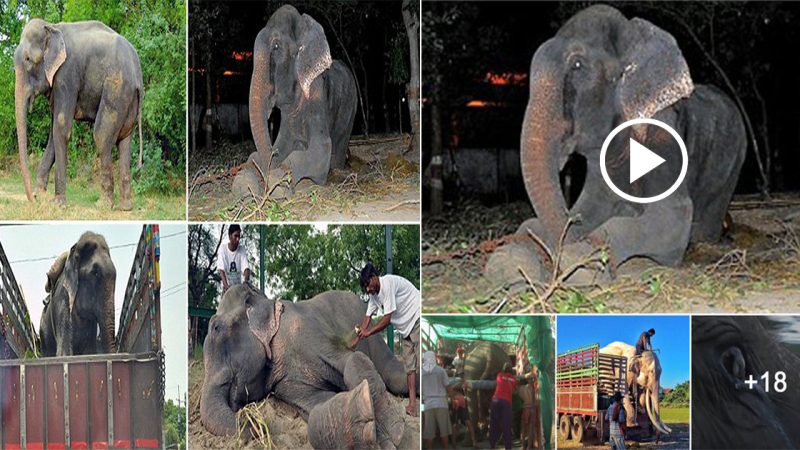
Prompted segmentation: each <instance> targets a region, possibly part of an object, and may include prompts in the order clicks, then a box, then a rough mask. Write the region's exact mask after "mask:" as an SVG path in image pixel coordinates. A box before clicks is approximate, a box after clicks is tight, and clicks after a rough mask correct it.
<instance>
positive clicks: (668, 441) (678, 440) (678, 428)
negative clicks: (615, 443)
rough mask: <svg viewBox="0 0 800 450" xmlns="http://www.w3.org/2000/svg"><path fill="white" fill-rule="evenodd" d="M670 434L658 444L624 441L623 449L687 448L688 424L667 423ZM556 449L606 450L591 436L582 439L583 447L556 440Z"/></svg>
mask: <svg viewBox="0 0 800 450" xmlns="http://www.w3.org/2000/svg"><path fill="white" fill-rule="evenodd" d="M667 425H668V426H669V427H670V428H671V429H672V433H670V434H668V435H662V436H661V439H660V441H659V443H658V444H656V443H655V440H648V441H643V442H635V441H630V440H627V441H625V448H632V449H633V448H640V449H658V450H679V449H688V448H689V424H688V423H668V424H667ZM558 448H560V449H561V448H587V449H598V450H599V449H607V448H609V445H608V443H607V442H605V443H601V442H600V441H599V440H598V439H597V438H596V437H594V436H592V437H590V438H588V439H584V443H583V445H581V444H580V443H579V442H576V441H573V440H569V441H568V440H565V439H562V438H561V437H559V438H558Z"/></svg>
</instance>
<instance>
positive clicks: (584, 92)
mask: <svg viewBox="0 0 800 450" xmlns="http://www.w3.org/2000/svg"><path fill="white" fill-rule="evenodd" d="M635 118H653V119H656V120H659V121H661V122H664V123H666V124H667V125H669V126H671V127H672V128H673V129H675V130H676V131H677V133H678V134H679V135H680V136H681V137H682V139H683V141H684V142H685V143H686V147H687V150H688V157H689V163H688V172H687V175H686V177H685V179H684V181H683V182H682V183H681V184H680V186H679V187H678V189H677V191H675V192H673V193H672V194H671V195H669V196H668V197H667V198H665V199H662V200H659V201H657V202H654V203H649V204H639V203H633V202H630V201H627V200H624V199H623V198H622V197H620V196H618V195H617V194H615V193H614V192H613V191H612V190H611V189H610V188H609V187H608V185H607V184H606V183H605V182H604V180H603V177H602V176H601V170H600V161H599V160H600V149H601V147H602V144H603V142H604V140H605V139H606V136H607V135H608V134H609V133H610V132H611V131H612V130H613V129H614V128H616V127H617V126H618V125H620V124H621V123H623V122H626V121H628V120H631V119H635ZM650 128H651V129H653V127H650ZM645 129H646V128H645ZM654 131H655V130H654ZM637 133H642V132H641V131H637V130H636V129H632V128H631V127H628V128H626V129H624V130H623V131H622V132H621V133H620V134H619V135H618V136H619V137H622V138H623V139H619V138H617V139H616V140H613V141H612V145H611V148H610V149H609V154H614V153H616V154H620V155H627V150H626V149H627V145H628V143H629V137H630V138H636V140H637V141H638V142H639V143H641V144H643V145H645V146H646V147H647V148H648V149H651V150H653V151H654V152H655V153H656V154H666V153H667V152H668V151H669V149H670V148H672V147H671V146H673V145H674V144H673V142H672V140H671V138H670V137H669V136H668V135H667V134H666V133H665V132H662V131H661V130H659V131H656V132H644V135H639V134H637ZM665 137H666V138H665ZM616 144H619V145H616ZM745 149H746V141H745V130H744V125H743V121H742V117H741V114H740V113H739V111H738V110H737V108H736V106H735V104H734V103H733V102H732V101H731V100H730V98H729V97H728V96H727V95H725V94H723V93H722V92H721V91H719V90H718V89H716V88H714V87H711V86H700V85H697V86H695V85H694V84H693V83H692V80H691V77H690V74H689V68H688V66H687V64H686V61H685V60H684V58H683V56H682V54H681V51H680V49H679V48H678V45H677V43H676V42H675V39H674V38H673V37H672V36H671V35H669V34H668V33H667V32H665V31H664V30H662V29H660V28H658V27H656V26H655V25H653V24H652V23H650V22H648V21H646V20H642V19H639V18H633V19H626V18H625V17H624V16H623V15H622V14H621V13H620V12H619V11H617V10H616V9H614V8H612V7H609V6H606V5H595V6H591V7H589V8H586V9H585V10H583V11H581V12H579V13H578V14H576V15H575V16H573V17H572V18H571V19H570V20H569V21H568V22H567V23H566V24H564V26H562V27H561V29H560V30H559V31H558V33H557V34H556V35H555V37H553V38H551V39H550V40H548V41H547V42H545V43H543V44H542V45H541V46H540V47H539V49H538V50H537V51H536V53H535V55H534V56H533V60H532V62H531V67H530V97H529V101H528V106H527V110H526V112H525V118H524V122H523V129H522V137H521V151H520V157H521V164H522V172H523V179H524V182H525V188H526V190H527V192H528V196H529V197H530V200H531V203H532V204H533V207H534V209H535V211H536V216H537V217H536V218H534V219H530V220H528V221H526V222H524V223H523V224H522V225H521V226H520V227H519V229H518V231H517V234H516V235H515V237H514V239H512V240H511V243H510V244H508V245H506V246H504V247H501V248H500V249H499V250H498V251H497V252H495V254H494V255H493V258H492V259H491V260H490V262H489V263H488V264H487V266H486V270H487V276H489V277H490V278H492V279H495V280H498V281H501V282H505V283H510V284H517V283H524V282H525V280H524V278H523V276H522V275H521V274H520V271H519V268H520V267H521V268H522V269H524V270H525V272H526V274H527V275H528V276H530V277H532V278H536V279H549V277H550V276H549V274H550V273H551V272H552V271H553V270H554V268H553V267H552V266H553V265H554V264H555V263H554V261H552V260H551V259H555V257H556V255H553V254H547V253H552V252H555V251H556V250H557V249H558V248H559V243H560V238H561V236H562V234H563V233H564V230H565V229H566V228H567V224H568V223H571V224H572V225H571V226H570V227H569V228H568V232H567V234H566V238H565V240H564V244H565V245H564V249H563V252H562V258H561V265H560V268H561V270H564V269H565V268H568V267H570V266H572V265H573V264H575V263H576V262H577V261H580V258H582V257H584V256H586V255H590V254H592V252H593V251H594V250H596V249H601V248H606V249H607V250H608V252H607V256H608V258H607V260H606V258H602V257H601V258H596V259H598V260H599V261H597V264H595V265H591V264H590V265H589V266H588V267H585V268H584V269H585V270H583V271H580V270H579V271H576V273H575V274H573V276H572V278H571V279H568V281H572V282H574V283H580V282H584V281H586V282H590V281H594V280H592V279H591V278H593V277H595V276H597V275H603V276H604V277H607V276H613V274H614V270H615V269H616V268H617V267H618V266H619V265H620V264H622V263H624V262H626V261H627V260H629V259H631V258H634V257H645V258H649V259H652V260H654V261H656V262H658V263H660V264H665V265H671V266H672V265H677V264H679V263H680V262H681V261H682V259H683V255H684V253H685V251H686V248H687V246H688V244H689V242H690V241H695V242H697V241H715V240H717V239H718V238H719V237H720V235H721V232H722V223H723V220H724V217H725V214H726V212H727V207H728V204H729V202H730V199H731V196H732V195H733V190H734V188H735V187H736V182H737V179H738V176H739V171H740V169H741V167H742V163H743V161H744V156H745ZM572 155H579V156H582V157H584V158H585V159H586V179H585V182H584V185H583V190H582V191H581V193H580V195H579V196H578V198H577V200H576V202H575V204H574V205H573V206H572V207H571V208H568V206H567V204H566V201H565V199H564V196H563V195H562V193H561V188H560V185H559V171H560V170H561V169H563V168H564V166H565V164H566V162H567V160H568V159H569V158H570V156H572ZM674 164H678V163H675V162H673V161H667V164H666V165H665V166H664V167H673V166H674ZM607 166H608V172H609V175H610V177H611V179H612V180H615V184H617V186H620V185H622V184H624V185H627V183H629V181H630V180H629V179H628V175H629V172H628V168H629V164H628V163H627V161H626V160H623V161H620V162H618V163H617V164H611V163H609V164H607ZM679 166H680V165H679V164H678V169H679ZM672 173H673V172H672V171H671V170H665V171H663V172H658V171H654V172H653V173H651V174H648V175H647V176H644V177H642V178H641V179H639V180H638V181H636V183H634V184H632V185H631V186H632V187H633V188H635V189H639V190H640V191H642V192H657V193H659V194H660V193H661V192H662V191H664V190H665V189H666V187H665V188H664V189H660V187H661V186H669V185H670V184H671V183H672V180H674V178H672V177H670V175H672ZM619 180H623V181H622V182H621V183H622V184H620V181H619ZM653 195H655V194H653ZM529 233H533V234H535V235H536V236H538V238H539V239H540V240H541V243H543V244H544V245H545V246H547V247H548V249H549V250H550V252H545V251H543V248H542V247H543V246H542V245H541V243H540V242H536V241H535V240H534V239H532V238H531V236H530V235H529ZM556 269H558V268H556ZM576 274H580V275H577V276H576Z"/></svg>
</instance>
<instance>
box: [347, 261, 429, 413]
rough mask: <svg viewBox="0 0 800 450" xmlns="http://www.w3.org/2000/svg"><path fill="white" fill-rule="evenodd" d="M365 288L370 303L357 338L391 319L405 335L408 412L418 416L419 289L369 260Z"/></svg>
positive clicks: (362, 278)
mask: <svg viewBox="0 0 800 450" xmlns="http://www.w3.org/2000/svg"><path fill="white" fill-rule="evenodd" d="M360 282H361V289H364V290H365V291H366V292H367V294H369V304H368V305H367V314H366V315H365V316H364V320H362V321H361V323H360V324H359V325H358V327H357V332H358V336H357V338H356V339H362V338H366V337H367V336H370V335H373V334H375V333H379V332H380V331H382V330H383V329H384V328H386V327H387V326H388V325H389V323H390V322H391V324H392V325H394V327H395V329H396V330H397V332H398V333H400V335H402V336H403V340H402V343H403V363H404V364H405V366H406V381H407V382H408V407H406V412H407V413H408V414H409V415H411V416H413V417H417V415H418V414H417V369H418V367H419V314H420V308H421V306H420V296H419V290H418V289H417V288H416V287H415V286H414V285H413V284H411V282H410V281H408V280H406V279H405V278H403V277H399V276H397V275H384V276H380V274H379V273H378V270H377V269H375V267H374V266H373V265H372V263H367V265H366V266H364V269H362V270H361V279H360ZM378 309H381V310H382V311H383V318H381V320H379V321H378V323H376V324H375V325H373V326H370V321H371V319H372V316H373V315H374V314H375V313H376V312H378Z"/></svg>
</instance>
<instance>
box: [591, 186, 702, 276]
mask: <svg viewBox="0 0 800 450" xmlns="http://www.w3.org/2000/svg"><path fill="white" fill-rule="evenodd" d="M691 227H692V201H691V199H689V198H688V197H687V196H685V195H684V196H679V195H673V196H672V197H670V198H668V199H665V200H661V201H659V202H655V203H651V204H649V205H647V208H645V210H644V212H643V213H642V214H641V215H640V216H638V217H615V218H612V219H609V220H608V221H607V222H605V223H604V224H603V225H601V226H600V228H598V230H597V231H595V232H593V233H592V236H593V237H594V238H595V240H596V241H601V242H606V244H607V245H608V247H609V253H610V260H611V263H612V264H613V265H615V266H617V265H619V264H622V263H623V262H625V261H626V260H628V259H629V258H631V257H635V256H636V257H647V258H651V259H653V260H655V261H656V262H658V263H659V264H663V265H667V266H675V265H677V264H679V263H680V262H681V261H682V260H683V254H684V252H685V251H686V247H687V246H688V245H689V234H690V232H691Z"/></svg>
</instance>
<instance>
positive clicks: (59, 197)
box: [56, 194, 67, 208]
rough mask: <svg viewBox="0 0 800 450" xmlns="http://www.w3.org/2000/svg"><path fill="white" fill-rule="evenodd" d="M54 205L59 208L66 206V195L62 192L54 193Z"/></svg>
mask: <svg viewBox="0 0 800 450" xmlns="http://www.w3.org/2000/svg"><path fill="white" fill-rule="evenodd" d="M56 205H58V206H59V207H61V208H66V207H67V196H66V195H64V194H56Z"/></svg>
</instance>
